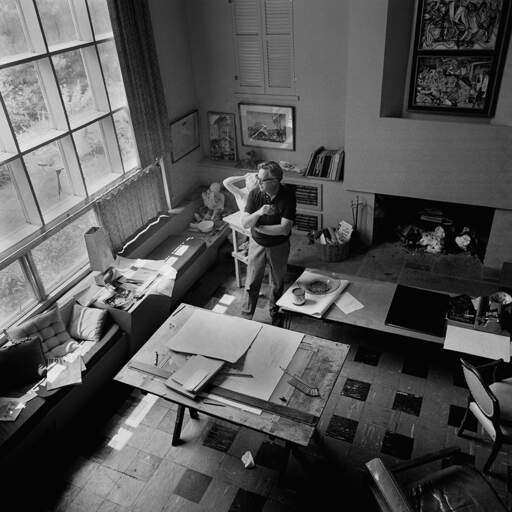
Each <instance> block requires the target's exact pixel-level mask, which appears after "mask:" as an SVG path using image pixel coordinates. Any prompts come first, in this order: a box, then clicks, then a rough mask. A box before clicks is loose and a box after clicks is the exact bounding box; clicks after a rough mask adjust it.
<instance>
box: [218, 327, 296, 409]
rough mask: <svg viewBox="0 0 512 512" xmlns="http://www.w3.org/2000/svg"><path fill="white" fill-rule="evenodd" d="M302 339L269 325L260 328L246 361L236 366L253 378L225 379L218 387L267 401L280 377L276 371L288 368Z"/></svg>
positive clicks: (280, 374)
mask: <svg viewBox="0 0 512 512" xmlns="http://www.w3.org/2000/svg"><path fill="white" fill-rule="evenodd" d="M303 337H304V335H303V334H301V333H298V332H294V331H287V330H285V329H279V328H278V327H272V326H271V325H265V326H263V327H262V329H261V331H260V332H259V334H258V336H257V337H256V339H255V340H254V342H253V344H252V345H251V346H250V348H249V350H248V351H247V353H246V354H245V357H244V358H243V360H242V361H240V363H239V364H238V365H237V368H239V369H240V371H241V373H244V374H247V373H248V374H251V375H252V376H253V377H252V378H244V377H226V378H225V380H222V381H220V382H219V385H220V386H221V387H222V388H225V389H230V390H232V391H236V392H238V393H243V394H244V395H250V396H253V397H256V398H261V399H262V400H268V399H269V398H270V396H271V395H272V393H273V391H274V389H275V388H276V386H277V383H278V382H279V379H281V377H282V376H283V371H282V370H281V369H280V368H279V367H280V366H282V367H283V368H286V367H287V366H288V364H289V363H290V361H291V360H292V357H293V355H294V354H295V352H296V351H297V349H298V348H299V345H300V342H301V341H302V338H303Z"/></svg>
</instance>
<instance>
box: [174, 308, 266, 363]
mask: <svg viewBox="0 0 512 512" xmlns="http://www.w3.org/2000/svg"><path fill="white" fill-rule="evenodd" d="M260 329H261V325H259V324H257V323H256V322H251V321H248V320H244V319H243V318H237V317H234V316H229V315H221V314H219V313H213V312H211V311H207V310H204V309H198V310H196V311H194V312H193V313H192V315H191V316H190V318H189V319H188V320H187V321H186V322H185V324H184V325H183V327H182V328H181V329H180V330H179V331H178V332H177V333H176V335H175V336H174V337H173V338H172V340H170V341H169V344H168V346H169V348H170V349H171V350H175V351H176V352H185V353H187V354H199V355H202V356H206V357H213V358H214V359H221V360H222V361H227V362H228V363H236V362H237V361H238V360H239V359H240V358H241V357H242V356H243V355H244V354H245V353H246V352H247V349H248V348H249V347H250V346H251V343H252V342H253V341H254V338H256V335H257V334H258V332H259V330H260Z"/></svg>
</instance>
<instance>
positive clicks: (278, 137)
mask: <svg viewBox="0 0 512 512" xmlns="http://www.w3.org/2000/svg"><path fill="white" fill-rule="evenodd" d="M238 108H239V112H240V127H241V128H240V130H241V132H242V144H243V145H244V146H254V147H258V148H273V149H287V150H290V151H293V150H294V149H295V108H294V107H287V106H277V105H251V104H248V103H239V105H238Z"/></svg>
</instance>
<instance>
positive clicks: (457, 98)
mask: <svg viewBox="0 0 512 512" xmlns="http://www.w3.org/2000/svg"><path fill="white" fill-rule="evenodd" d="M509 36H510V2H509V1H508V0H471V1H459V2H444V1H443V2H439V1H438V0H418V11H417V19H416V34H415V40H414V52H413V59H412V67H411V70H412V72H411V81H410V90H409V110H412V111H415V110H416V111H432V112H437V113H440V112H442V113H449V114H464V115H474V116H483V117H491V116H492V115H494V111H495V108H496V101H497V97H498V90H499V84H500V81H501V75H502V71H503V63H504V58H505V54H506V50H507V45H508V39H509Z"/></svg>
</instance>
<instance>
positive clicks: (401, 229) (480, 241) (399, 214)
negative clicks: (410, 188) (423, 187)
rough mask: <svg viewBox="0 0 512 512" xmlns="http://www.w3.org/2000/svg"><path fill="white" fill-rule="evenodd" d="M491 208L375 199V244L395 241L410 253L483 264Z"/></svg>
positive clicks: (491, 219) (492, 212)
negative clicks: (455, 256) (458, 257)
mask: <svg viewBox="0 0 512 512" xmlns="http://www.w3.org/2000/svg"><path fill="white" fill-rule="evenodd" d="M493 218H494V208H488V207H485V206H473V205H465V204H455V203H445V202H439V201H429V200H425V199H415V198H408V197H399V196H391V195H384V194H376V195H375V209H374V227H373V241H374V243H380V242H384V241H386V242H391V241H396V242H397V243H400V244H401V245H403V247H404V248H406V249H407V250H408V251H411V252H417V251H421V252H429V253H433V254H439V255H442V254H459V253H464V254H468V255H473V256H476V257H478V258H479V259H480V261H482V262H483V261H484V257H485V251H486V248H487V242H488V240H489V235H490V232H491V226H492V222H493Z"/></svg>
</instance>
